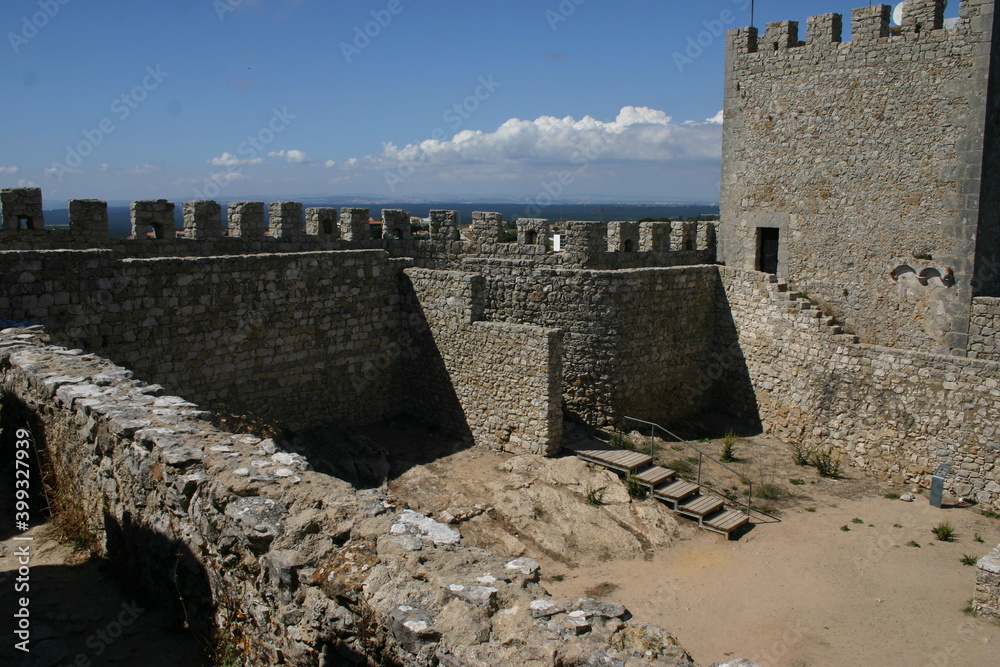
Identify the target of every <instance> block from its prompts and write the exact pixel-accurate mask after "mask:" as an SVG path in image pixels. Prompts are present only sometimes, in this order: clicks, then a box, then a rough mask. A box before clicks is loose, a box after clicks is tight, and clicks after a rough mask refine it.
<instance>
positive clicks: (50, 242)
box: [0, 188, 717, 268]
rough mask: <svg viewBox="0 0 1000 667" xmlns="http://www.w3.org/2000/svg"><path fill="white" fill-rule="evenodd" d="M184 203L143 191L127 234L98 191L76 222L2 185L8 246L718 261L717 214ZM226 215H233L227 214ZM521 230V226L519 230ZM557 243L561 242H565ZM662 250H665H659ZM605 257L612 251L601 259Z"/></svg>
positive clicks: (35, 195) (152, 252) (73, 203)
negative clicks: (573, 217)
mask: <svg viewBox="0 0 1000 667" xmlns="http://www.w3.org/2000/svg"><path fill="white" fill-rule="evenodd" d="M176 210H177V205H176V204H175V203H174V202H171V201H168V200H165V199H159V200H151V201H135V202H133V203H132V205H131V207H130V214H131V234H130V236H129V237H128V238H127V239H124V240H116V241H115V240H112V239H111V238H110V236H109V225H108V204H107V202H104V201H100V200H96V199H73V200H70V202H69V229H68V230H67V229H52V228H49V229H46V228H45V227H44V222H43V215H42V191H41V190H40V189H38V188H12V189H7V190H4V191H3V209H2V214H3V220H4V226H3V228H2V229H0V250H49V249H77V250H78V249H90V248H107V247H111V246H114V247H119V248H121V247H124V249H125V252H126V254H131V255H137V256H170V255H202V254H222V255H228V254H245V253H258V252H296V251H310V250H352V249H353V250H358V249H373V248H384V249H386V250H389V251H390V252H391V253H392V254H393V256H411V257H423V256H425V255H426V256H434V257H438V258H439V259H440V261H437V262H436V263H435V265H441V263H442V261H446V260H448V259H451V260H454V259H459V258H461V257H462V256H469V255H480V254H485V255H491V254H492V255H500V256H502V257H518V256H520V257H526V258H532V259H539V258H541V257H544V256H550V255H551V256H552V257H553V261H555V262H562V263H569V264H592V263H594V262H592V261H591V258H594V257H597V258H598V261H597V262H596V263H597V264H607V263H608V260H607V259H606V258H607V256H609V255H611V256H617V257H618V258H619V260H622V261H625V264H623V265H622V266H618V264H621V261H619V260H614V261H612V262H611V264H612V265H614V266H615V267H617V268H628V266H626V265H628V264H629V262H631V263H632V264H635V263H636V262H637V261H638V262H639V263H640V264H641V265H643V266H646V265H650V266H654V265H675V264H677V263H704V262H712V261H714V257H715V238H716V227H717V223H713V222H680V221H679V222H643V223H639V222H609V223H601V222H586V221H584V222H579V221H576V222H565V223H558V224H556V223H553V222H552V221H550V220H546V219H535V218H519V219H517V220H515V221H513V222H512V223H507V222H505V221H504V217H503V215H502V214H500V213H491V212H476V213H473V215H472V224H471V225H470V226H468V227H466V228H465V235H464V236H463V228H462V225H461V222H462V221H461V216H460V215H459V213H458V211H449V210H437V209H435V210H431V211H430V215H429V218H428V219H427V220H424V221H423V222H422V223H421V224H423V225H424V226H425V227H426V231H425V232H421V234H419V235H417V234H414V227H413V225H414V224H415V222H414V220H413V219H412V218H411V216H410V213H409V212H407V211H405V210H403V209H385V210H383V211H382V212H381V225H380V226H379V225H378V224H377V223H375V221H374V219H373V217H372V211H371V209H368V208H357V207H344V208H342V209H341V210H340V211H339V212H338V211H337V209H336V208H329V207H316V208H304V207H303V205H302V204H301V203H299V202H289V201H279V202H271V203H266V202H263V201H239V202H230V203H229V204H228V205H227V206H226V207H225V209H224V208H223V206H222V205H220V204H219V203H218V202H215V201H210V200H198V201H188V202H183V204H181V212H182V215H181V216H180V218H181V219H180V223H181V224H182V225H183V227H182V228H181V229H178V228H177V223H178V221H177V219H176ZM223 216H225V217H223ZM515 230H516V236H515V234H514V233H513V232H514V231H515ZM557 243H558V245H557ZM681 252H684V253H691V252H698V253H700V254H699V255H698V256H694V255H691V256H685V257H679V258H678V257H673V258H670V259H669V260H663V258H662V255H663V254H664V253H681ZM658 257H659V258H660V259H658ZM600 258H605V259H600Z"/></svg>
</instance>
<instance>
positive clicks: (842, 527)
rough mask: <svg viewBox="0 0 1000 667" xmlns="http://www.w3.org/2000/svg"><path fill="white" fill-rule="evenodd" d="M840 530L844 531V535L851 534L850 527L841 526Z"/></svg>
mask: <svg viewBox="0 0 1000 667" xmlns="http://www.w3.org/2000/svg"><path fill="white" fill-rule="evenodd" d="M840 529H841V530H842V531H844V532H845V533H849V532H851V527H850V526H847V525H844V526H841V527H840Z"/></svg>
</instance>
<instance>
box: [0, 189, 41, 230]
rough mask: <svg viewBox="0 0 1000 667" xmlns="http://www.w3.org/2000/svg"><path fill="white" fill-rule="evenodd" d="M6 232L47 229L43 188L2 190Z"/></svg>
mask: <svg viewBox="0 0 1000 667" xmlns="http://www.w3.org/2000/svg"><path fill="white" fill-rule="evenodd" d="M0 210H2V218H3V228H2V230H3V231H4V232H17V231H21V230H22V229H24V230H33V231H38V230H42V229H45V213H44V211H43V208H42V189H41V188H4V189H3V190H2V191H0Z"/></svg>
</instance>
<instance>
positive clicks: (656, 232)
mask: <svg viewBox="0 0 1000 667" xmlns="http://www.w3.org/2000/svg"><path fill="white" fill-rule="evenodd" d="M671 234H672V227H671V224H670V223H669V222H643V223H640V226H639V249H640V250H641V251H642V252H668V251H669V250H671V245H670V237H671Z"/></svg>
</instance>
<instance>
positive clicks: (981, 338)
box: [969, 297, 1000, 361]
mask: <svg viewBox="0 0 1000 667" xmlns="http://www.w3.org/2000/svg"><path fill="white" fill-rule="evenodd" d="M969 356H970V357H972V358H973V359H987V360H989V361H1000V299H996V298H989V297H979V298H977V299H973V301H972V323H971V325H970V326H969Z"/></svg>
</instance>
